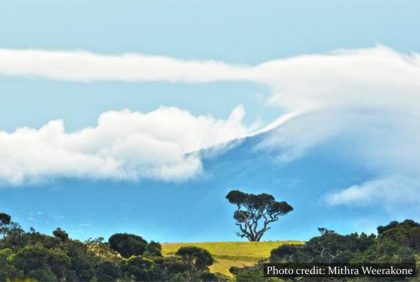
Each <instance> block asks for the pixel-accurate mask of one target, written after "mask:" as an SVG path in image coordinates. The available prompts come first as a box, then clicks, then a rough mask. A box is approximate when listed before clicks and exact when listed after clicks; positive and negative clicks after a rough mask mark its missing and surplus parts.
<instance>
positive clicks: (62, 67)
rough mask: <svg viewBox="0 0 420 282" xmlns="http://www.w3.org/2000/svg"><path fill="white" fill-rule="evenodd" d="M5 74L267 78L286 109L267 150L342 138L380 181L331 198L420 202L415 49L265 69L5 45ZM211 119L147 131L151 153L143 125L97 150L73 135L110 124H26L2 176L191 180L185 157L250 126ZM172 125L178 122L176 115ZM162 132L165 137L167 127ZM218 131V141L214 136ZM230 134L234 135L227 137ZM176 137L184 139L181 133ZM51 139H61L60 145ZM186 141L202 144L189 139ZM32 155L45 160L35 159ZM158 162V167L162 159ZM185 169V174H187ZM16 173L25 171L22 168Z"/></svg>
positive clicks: (338, 54)
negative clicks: (77, 128)
mask: <svg viewBox="0 0 420 282" xmlns="http://www.w3.org/2000/svg"><path fill="white" fill-rule="evenodd" d="M0 75H9V76H25V77H26V76H34V77H41V78H49V79H62V80H70V81H95V80H123V81H140V82H141V81H168V82H180V83H203V82H217V81H226V80H239V81H251V82H256V83H263V84H266V85H268V86H269V87H270V88H271V95H270V96H269V97H268V98H267V103H268V104H269V105H271V106H273V107H279V108H281V109H282V112H283V113H284V114H285V115H284V116H282V117H280V118H279V119H278V122H277V123H276V122H275V123H273V124H272V125H269V126H267V127H266V128H269V129H272V128H273V127H276V126H277V129H275V130H273V131H272V133H271V134H270V135H269V137H268V138H267V139H266V140H265V141H264V142H262V143H261V144H260V145H259V147H260V148H271V149H272V148H277V149H278V153H279V156H280V159H282V160H284V161H290V160H293V159H295V158H299V157H300V156H302V155H303V154H305V152H306V151H307V150H310V149H311V148H314V147H315V146H317V145H318V144H322V143H324V142H328V141H330V140H333V139H337V140H338V139H339V140H341V141H342V150H343V151H346V152H347V154H346V155H347V156H349V161H350V160H351V161H356V162H358V164H360V165H361V166H363V167H364V168H365V169H367V170H369V171H372V172H373V174H375V175H377V177H376V178H375V179H371V180H370V181H368V182H366V183H358V184H357V185H355V186H352V187H347V188H346V187H337V188H338V190H337V191H334V192H331V194H329V195H326V200H327V201H328V202H329V203H330V204H331V205H345V204H354V203H359V204H360V203H372V202H375V201H376V202H378V200H375V199H380V200H379V201H382V202H387V203H392V202H401V198H399V197H393V196H392V195H393V193H395V191H396V190H397V189H403V190H404V193H406V194H407V198H410V201H412V200H413V198H414V199H418V200H419V201H420V196H418V195H420V193H418V191H419V190H420V184H418V183H420V182H419V181H417V180H418V175H420V165H419V160H420V110H419V104H420V55H418V54H415V53H414V54H401V53H399V52H396V51H394V50H392V49H389V48H386V47H383V46H376V47H374V48H367V49H355V50H338V51H334V52H331V53H326V54H313V55H301V56H295V57H291V58H283V59H278V60H272V61H268V62H263V63H261V64H258V65H231V64H228V63H224V62H216V61H193V60H190V61H186V60H180V59H174V58H169V57H162V56H145V55H142V54H122V55H101V54H94V53H89V52H85V51H72V52H67V51H40V50H8V49H0ZM181 112H182V111H181ZM133 115H135V114H133ZM176 115H178V114H176ZM147 116H148V115H146V116H144V117H143V118H144V120H147V119H146V117H147ZM202 119H203V117H190V118H187V119H186V121H184V120H180V121H179V123H178V124H179V128H178V127H177V131H176V134H175V135H173V136H172V137H171V138H170V139H169V142H168V140H167V139H166V137H165V138H163V139H162V138H160V137H159V138H158V137H156V136H155V135H154V134H155V133H153V134H151V135H150V134H149V133H146V136H147V138H149V137H150V138H151V139H152V140H158V141H159V142H161V143H159V142H155V141H150V142H151V144H153V145H150V146H151V147H152V148H151V149H150V150H149V149H145V148H148V146H149V145H147V144H149V143H147V142H149V141H147V140H149V139H147V138H146V137H144V138H143V137H141V138H143V139H142V141H141V142H140V141H138V140H137V139H136V138H140V137H138V136H137V135H136V134H141V133H139V132H141V131H138V132H137V131H136V132H137V133H136V134H134V133H133V132H131V131H130V133H127V132H126V133H124V134H123V135H121V136H124V137H121V136H120V137H119V138H111V140H112V141H108V143H106V144H102V143H100V144H99V143H98V145H97V146H96V147H95V146H94V145H89V146H87V145H80V147H77V146H76V145H75V144H79V143H83V142H82V141H77V142H76V141H72V142H74V143H72V142H70V141H69V140H85V137H83V136H90V138H88V139H89V142H88V144H91V143H92V144H96V143H97V142H101V141H100V140H102V139H103V137H102V136H101V135H96V134H93V133H92V134H91V133H88V132H90V131H93V132H99V129H100V128H101V125H98V127H97V128H96V129H92V130H91V129H87V130H85V131H81V132H79V133H72V134H67V133H64V132H63V131H62V130H61V129H60V126H59V123H53V124H51V125H49V126H46V129H40V130H22V129H20V130H17V131H16V132H14V133H13V134H7V133H1V134H0V140H3V141H0V146H1V147H2V148H7V147H5V146H12V147H11V148H12V149H13V148H14V150H16V152H15V151H13V150H12V151H11V152H13V153H10V154H9V155H10V156H8V155H7V153H5V152H6V151H8V150H3V151H2V152H1V154H3V155H4V154H6V158H4V156H1V158H2V160H10V161H6V162H5V161H2V163H1V165H2V168H0V178H3V179H9V180H13V179H16V180H13V181H20V179H22V178H25V177H27V176H29V175H51V174H60V175H61V174H63V175H76V176H83V175H85V174H86V175H93V176H94V177H101V175H118V176H120V177H128V178H130V177H132V176H134V177H142V176H152V177H156V175H163V176H164V177H163V178H182V177H181V176H180V175H184V176H183V177H188V175H191V174H193V173H192V171H199V170H200V168H199V167H200V161H199V159H198V158H197V157H196V156H194V155H188V156H187V157H186V156H184V155H183V153H186V152H189V151H193V150H194V149H198V148H200V147H203V146H211V145H213V144H215V143H216V141H218V142H220V141H227V140H230V139H234V138H236V137H237V136H242V135H243V134H245V133H246V132H247V129H246V128H245V126H244V125H242V124H241V123H239V122H234V123H233V122H229V121H219V122H210V121H209V120H208V119H207V118H204V120H206V122H201V120H202ZM152 120H153V119H152ZM190 120H194V122H193V124H196V123H197V124H200V126H196V129H195V130H197V128H200V130H198V131H199V132H201V133H200V134H198V137H197V136H195V133H193V132H194V130H193V129H192V128H191V127H190V126H189V123H188V122H189V121H190ZM210 120H212V121H214V119H210ZM283 121H286V122H283ZM150 122H151V124H156V123H155V122H153V121H150ZM167 122H168V123H169V124H171V125H173V124H174V122H173V120H172V119H170V121H169V120H167ZM145 124H146V122H145ZM203 124H206V125H205V126H203ZM215 124H223V126H216V128H218V129H217V130H216V129H214V132H213V133H211V134H210V133H208V132H212V131H211V129H212V128H213V127H214V126H215ZM232 124H234V125H232ZM145 126H146V125H145ZM231 127H233V128H234V130H232V132H234V134H230V129H229V130H226V129H227V128H231ZM51 128H55V129H54V130H53V129H51ZM193 128H194V127H193ZM47 129H48V130H47ZM60 130H61V131H60ZM167 130H169V127H168V128H167ZM50 131H52V132H55V133H54V134H52V135H53V136H56V135H57V136H61V137H60V138H58V139H59V140H67V141H65V142H64V143H59V144H61V145H58V147H54V146H55V145H54V144H55V143H54V142H55V141H54V142H53V141H52V140H56V139H54V138H53V139H48V138H47V139H45V137H42V136H44V135H48V134H46V133H43V132H50ZM20 132H22V133H20ZM57 132H61V133H57ZM117 132H119V131H117ZM169 132H173V131H169ZM97 134H99V133H97ZM156 134H158V135H157V136H161V135H160V134H161V133H156ZM213 134H215V135H216V136H219V137H218V138H214V137H213ZM225 134H227V135H226V136H224V135H225ZM229 134H230V135H229ZM131 135H133V136H131ZM149 135H150V136H149ZM17 136H24V137H22V140H24V141H22V140H20V141H18V142H17V143H16V144H20V143H21V144H23V146H21V147H17V146H18V145H16V144H15V145H10V144H12V142H11V141H9V140H12V139H13V138H17ZM75 136H77V138H76V137H75ZM134 136H135V137H134ZM175 136H183V138H181V139H178V137H175ZM193 136H195V137H193ZM203 136H206V138H208V139H210V140H215V142H211V143H208V142H207V141H206V142H205V141H201V142H202V143H200V142H198V141H194V142H192V140H196V139H195V138H198V139H197V140H202V139H201V138H202V137H203ZM43 138H44V139H45V140H49V141H48V142H47V141H45V140H44V139H43ZM86 138H87V137H86ZM191 138H192V140H191ZM206 138H204V139H206ZM58 139H57V140H58ZM5 140H6V141H5ZM86 140H87V139H86ZM105 140H108V139H106V138H105ZM50 142H53V143H52V145H51V144H50ZM120 142H121V144H120ZM189 142H192V143H189ZM187 143H188V144H196V145H195V146H185V145H182V144H187ZM68 144H71V145H68ZM101 144H102V145H101ZM136 144H143V145H141V146H142V148H143V149H139V152H144V154H145V156H146V157H144V159H143V158H135V159H132V158H133V156H137V155H141V154H140V153H139V154H132V153H130V152H136V150H137V149H138V147H137V146H140V145H136ZM50 145H51V146H50ZM53 145H54V146H53ZM64 145H65V146H64ZM13 146H14V147H13ZM31 146H33V147H34V148H37V147H41V148H44V147H45V148H46V149H48V152H50V151H52V152H51V155H49V157H44V156H43V155H42V154H41V153H39V154H38V151H39V152H42V150H41V149H31V148H29V147H31ZM75 146H76V148H75ZM86 146H87V147H86ZM90 146H92V148H94V149H92V150H93V151H92V152H91V151H89V150H88V149H87V148H91V147H90ZM160 146H161V147H162V148H163V149H156V148H161V147H160ZM17 148H19V149H17ZM57 148H61V149H57ZM100 148H101V149H100ZM174 148H175V149H174ZM187 148H188V149H187ZM56 149H57V150H56ZM86 150H87V151H86ZM165 150H168V153H166V155H168V156H171V157H168V158H163V157H162V158H160V157H158V158H155V157H154V156H155V155H154V153H151V152H156V154H157V153H159V152H163V151H165ZM73 151H74V152H77V154H72V157H73V159H72V161H71V162H68V163H65V162H60V161H59V160H60V159H66V158H67V157H68V155H67V154H68V153H69V152H71V153H73ZM149 153H150V155H149ZM15 154H16V155H15ZM122 156H125V157H122ZM157 156H160V155H159V154H157ZM85 158H86V159H85ZM30 159H35V160H38V161H35V162H30V161H29V160H30ZM41 160H42V161H41ZM155 162H158V164H156V165H155ZM57 163H58V165H57ZM69 163H72V166H74V167H75V170H66V167H67V166H70V165H69ZM34 164H36V165H34ZM73 164H76V165H73ZM168 164H169V165H168ZM13 166H16V167H13ZM84 166H88V167H89V169H83V167H84ZM164 168H165V169H164ZM175 168H176V169H175ZM178 168H179V170H178ZM182 170H183V171H184V173H178V171H182ZM15 171H18V172H19V171H20V172H21V173H14V172H15ZM38 171H41V173H38ZM140 171H141V172H140ZM145 171H147V172H146V173H145ZM398 183H401V185H402V186H401V185H398ZM401 187H404V188H401Z"/></svg>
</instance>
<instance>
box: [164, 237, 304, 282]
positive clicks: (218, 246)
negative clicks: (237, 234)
mask: <svg viewBox="0 0 420 282" xmlns="http://www.w3.org/2000/svg"><path fill="white" fill-rule="evenodd" d="M302 243H303V242H301V241H268V242H205V243H163V244H162V253H163V255H164V256H173V255H174V254H175V253H176V251H177V250H178V249H179V248H181V247H183V246H196V247H200V248H203V249H206V250H208V251H209V252H210V253H211V254H212V256H213V257H214V259H215V263H214V264H213V265H212V266H211V267H210V271H211V272H214V273H217V272H219V273H222V274H225V275H228V276H231V274H230V272H229V268H230V267H232V266H238V267H242V266H251V265H255V264H256V263H257V262H258V261H259V260H262V259H267V258H268V257H269V256H270V252H271V250H272V249H275V248H277V247H278V246H280V245H283V244H302Z"/></svg>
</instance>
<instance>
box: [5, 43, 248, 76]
mask: <svg viewBox="0 0 420 282" xmlns="http://www.w3.org/2000/svg"><path fill="white" fill-rule="evenodd" d="M247 69H248V67H245V66H231V65H229V64H225V63H223V62H217V61H187V60H180V59H174V58H170V57H164V56H147V55H143V54H122V55H103V54H95V53H90V52H87V51H44V50H13V49H0V74H1V75H10V76H28V77H43V78H50V79H58V80H69V81H94V80H122V81H170V82H211V81H220V80H232V79H235V80H238V79H248V78H249V76H248V75H249V74H248V72H247V71H246V70H247Z"/></svg>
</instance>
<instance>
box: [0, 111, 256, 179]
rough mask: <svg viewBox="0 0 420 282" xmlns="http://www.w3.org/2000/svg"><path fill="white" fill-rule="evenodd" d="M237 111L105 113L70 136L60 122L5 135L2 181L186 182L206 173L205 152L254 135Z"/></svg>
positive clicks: (1, 136) (0, 144)
mask: <svg viewBox="0 0 420 282" xmlns="http://www.w3.org/2000/svg"><path fill="white" fill-rule="evenodd" d="M243 116H244V109H243V107H242V106H238V107H236V108H235V109H234V110H233V111H232V113H231V115H230V116H229V117H228V118H227V119H226V120H221V119H215V118H213V117H211V116H193V115H191V114H190V113H189V112H187V111H185V110H181V109H178V108H168V107H162V108H159V109H157V110H155V111H152V112H149V113H140V112H130V111H128V110H122V111H110V112H105V113H103V114H102V115H101V116H100V117H99V118H98V122H97V125H96V126H95V127H91V128H85V129H83V130H80V131H76V132H66V131H65V128H64V124H63V121H61V120H55V121H51V122H49V123H47V124H46V125H44V126H43V127H41V128H39V129H34V128H18V129H16V130H15V131H14V132H12V133H7V132H4V131H0V148H1V150H0V159H1V162H0V179H1V180H2V182H6V183H7V184H21V183H24V182H33V181H44V180H46V179H49V178H56V177H76V178H90V179H122V180H139V179H142V178H148V179H159V180H165V181H180V180H186V179H189V178H191V177H194V176H195V175H197V174H199V173H200V172H201V170H202V164H201V159H200V155H199V153H198V152H197V151H198V150H200V149H203V148H207V147H209V146H214V145H217V144H220V143H223V142H227V141H230V140H232V139H236V138H240V137H243V136H245V135H247V134H248V133H249V129H248V128H247V127H246V126H245V125H244V124H243V123H242V118H243Z"/></svg>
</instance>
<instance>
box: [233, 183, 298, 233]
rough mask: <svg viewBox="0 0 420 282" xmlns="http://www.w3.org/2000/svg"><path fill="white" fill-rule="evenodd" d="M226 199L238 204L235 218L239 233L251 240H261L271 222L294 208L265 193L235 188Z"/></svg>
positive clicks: (234, 214)
mask: <svg viewBox="0 0 420 282" xmlns="http://www.w3.org/2000/svg"><path fill="white" fill-rule="evenodd" d="M226 199H227V200H228V201H229V203H231V204H234V205H236V210H235V212H234V213H233V218H234V219H235V224H236V225H237V226H238V227H239V232H237V235H238V236H239V237H241V238H247V239H248V240H249V241H260V240H261V238H262V236H263V235H264V234H265V232H267V231H268V230H269V229H270V226H269V225H270V224H271V223H273V222H276V221H277V220H279V217H280V216H282V215H285V214H287V213H289V212H291V211H292V210H293V207H292V206H290V205H289V204H288V203H287V202H284V201H282V202H278V201H276V200H275V199H274V197H273V196H272V195H269V194H265V193H262V194H258V195H255V194H248V193H244V192H241V191H238V190H233V191H230V192H229V193H228V194H227V195H226Z"/></svg>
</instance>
